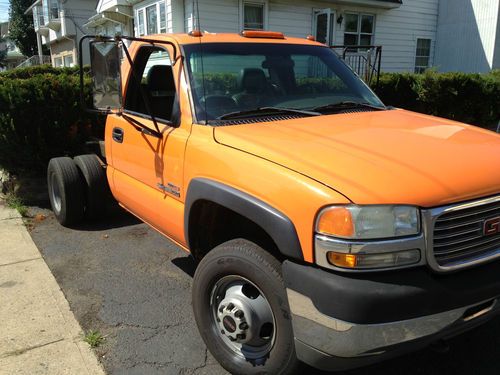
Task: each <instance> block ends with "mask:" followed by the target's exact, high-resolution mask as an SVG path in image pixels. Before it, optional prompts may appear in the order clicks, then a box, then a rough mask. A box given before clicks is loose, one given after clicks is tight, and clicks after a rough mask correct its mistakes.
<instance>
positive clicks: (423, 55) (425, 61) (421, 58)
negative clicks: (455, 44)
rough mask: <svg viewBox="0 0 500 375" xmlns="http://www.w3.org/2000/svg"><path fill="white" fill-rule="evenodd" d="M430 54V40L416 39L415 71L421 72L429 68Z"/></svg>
mask: <svg viewBox="0 0 500 375" xmlns="http://www.w3.org/2000/svg"><path fill="white" fill-rule="evenodd" d="M430 56H431V40H430V39H420V38H419V39H417V51H416V54H415V73H423V72H425V70H426V69H427V68H429V60H430Z"/></svg>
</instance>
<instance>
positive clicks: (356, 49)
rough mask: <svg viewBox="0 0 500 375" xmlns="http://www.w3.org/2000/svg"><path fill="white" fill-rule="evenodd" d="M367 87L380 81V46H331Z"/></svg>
mask: <svg viewBox="0 0 500 375" xmlns="http://www.w3.org/2000/svg"><path fill="white" fill-rule="evenodd" d="M330 48H331V49H333V50H334V51H336V52H337V53H338V54H339V56H340V57H341V58H342V60H344V61H345V62H346V63H347V64H348V65H349V66H350V67H351V68H352V70H353V71H355V72H356V73H357V74H358V75H359V76H360V77H361V78H362V79H363V80H364V81H365V82H366V83H367V84H368V85H372V84H373V83H375V85H376V86H378V83H379V80H380V66H381V62H382V46H331V47H330Z"/></svg>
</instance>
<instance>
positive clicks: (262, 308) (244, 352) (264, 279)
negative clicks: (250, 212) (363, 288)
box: [192, 239, 299, 374]
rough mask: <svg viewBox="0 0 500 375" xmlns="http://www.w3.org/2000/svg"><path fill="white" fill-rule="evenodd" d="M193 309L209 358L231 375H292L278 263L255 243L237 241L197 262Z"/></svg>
mask: <svg viewBox="0 0 500 375" xmlns="http://www.w3.org/2000/svg"><path fill="white" fill-rule="evenodd" d="M192 294H193V310H194V315H195V319H196V323H197V325H198V329H199V331H200V334H201V336H202V338H203V340H204V341H205V344H206V345H207V347H208V349H209V350H210V352H211V353H212V355H213V356H214V357H215V358H216V359H217V360H218V361H219V363H220V364H221V365H222V366H223V367H224V368H225V369H226V370H228V371H229V372H231V373H232V374H293V373H294V372H295V371H296V370H297V368H298V365H299V361H298V360H297V357H296V355H295V347H294V338H293V330H292V323H291V315H290V309H289V306H288V299H287V297H286V292H285V287H284V283H283V278H282V275H281V263H280V262H279V261H278V260H277V259H276V258H274V257H273V256H272V255H271V254H269V253H268V252H266V251H265V250H263V249H262V248H260V247H259V246H257V245H256V244H254V243H252V242H250V241H247V240H243V239H237V240H232V241H229V242H226V243H224V244H222V245H219V246H217V247H216V248H215V249H214V250H212V251H210V252H209V253H208V254H207V255H206V256H205V257H204V258H203V259H202V260H201V262H200V264H199V266H198V268H197V270H196V273H195V276H194V281H193V292H192Z"/></svg>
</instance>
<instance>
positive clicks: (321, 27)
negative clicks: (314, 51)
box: [313, 9, 335, 45]
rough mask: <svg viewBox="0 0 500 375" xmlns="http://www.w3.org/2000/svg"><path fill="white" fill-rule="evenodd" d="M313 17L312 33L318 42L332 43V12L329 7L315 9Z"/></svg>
mask: <svg viewBox="0 0 500 375" xmlns="http://www.w3.org/2000/svg"><path fill="white" fill-rule="evenodd" d="M313 17H314V19H313V35H314V37H315V38H316V40H317V41H318V42H320V43H325V44H327V45H332V43H333V25H334V23H335V22H334V21H335V17H334V12H333V11H332V10H331V9H316V10H315V11H314V16H313Z"/></svg>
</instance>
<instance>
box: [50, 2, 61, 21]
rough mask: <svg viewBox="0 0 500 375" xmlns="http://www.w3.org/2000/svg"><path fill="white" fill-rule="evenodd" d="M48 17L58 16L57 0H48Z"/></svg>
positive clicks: (54, 17) (55, 17)
mask: <svg viewBox="0 0 500 375" xmlns="http://www.w3.org/2000/svg"><path fill="white" fill-rule="evenodd" d="M50 18H51V19H57V18H59V2H58V1H57V0H50Z"/></svg>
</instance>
